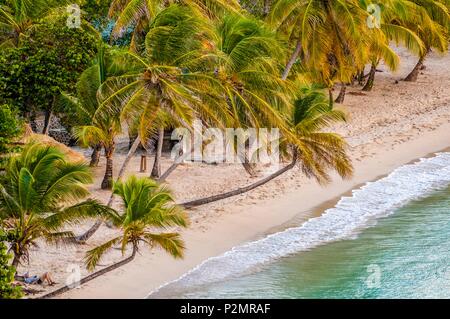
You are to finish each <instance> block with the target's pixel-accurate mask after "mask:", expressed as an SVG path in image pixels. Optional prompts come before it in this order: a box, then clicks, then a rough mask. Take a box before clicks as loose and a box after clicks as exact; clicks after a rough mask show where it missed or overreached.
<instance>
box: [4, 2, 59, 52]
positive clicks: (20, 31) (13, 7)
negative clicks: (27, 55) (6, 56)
mask: <svg viewBox="0 0 450 319" xmlns="http://www.w3.org/2000/svg"><path fill="white" fill-rule="evenodd" d="M65 2H66V1H64V0H62V1H61V0H58V1H53V0H50V1H48V0H5V1H4V4H1V3H0V47H10V46H14V47H15V46H17V45H18V44H19V39H20V37H21V36H23V35H24V34H25V33H26V31H27V30H29V29H30V28H31V27H32V26H33V25H34V24H35V23H37V22H39V20H40V19H41V18H43V17H45V16H46V14H48V13H49V11H50V9H52V8H54V7H56V6H60V5H64V3H65Z"/></svg>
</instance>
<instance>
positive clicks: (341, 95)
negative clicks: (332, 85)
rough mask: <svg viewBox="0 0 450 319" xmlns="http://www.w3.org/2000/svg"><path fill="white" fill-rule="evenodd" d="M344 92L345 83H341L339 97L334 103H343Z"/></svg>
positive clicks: (345, 88) (345, 89)
mask: <svg viewBox="0 0 450 319" xmlns="http://www.w3.org/2000/svg"><path fill="white" fill-rule="evenodd" d="M346 91H347V85H346V84H345V83H341V91H340V92H339V95H338V97H337V98H336V100H335V102H336V103H339V104H342V103H344V100H345V93H346Z"/></svg>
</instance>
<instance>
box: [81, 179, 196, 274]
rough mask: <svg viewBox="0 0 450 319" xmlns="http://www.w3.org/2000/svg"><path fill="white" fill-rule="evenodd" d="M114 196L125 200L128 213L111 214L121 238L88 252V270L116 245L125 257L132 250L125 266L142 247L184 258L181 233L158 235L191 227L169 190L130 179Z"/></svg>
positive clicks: (103, 271) (148, 181) (148, 180)
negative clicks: (175, 227)
mask: <svg viewBox="0 0 450 319" xmlns="http://www.w3.org/2000/svg"><path fill="white" fill-rule="evenodd" d="M114 194H116V195H118V196H119V197H120V198H121V199H122V201H123V205H124V209H125V211H124V213H123V214H117V213H112V214H110V217H109V218H110V220H111V221H112V223H113V224H114V226H116V227H119V228H120V229H121V235H120V236H118V237H116V238H113V239H111V240H109V241H107V242H106V243H104V244H102V245H100V246H98V247H96V248H94V249H92V250H90V251H88V252H87V254H86V259H85V261H86V266H87V268H88V269H89V270H93V269H94V268H95V267H96V265H97V264H98V262H99V260H100V259H101V258H102V256H103V255H104V254H105V253H106V252H107V251H109V250H111V249H112V248H113V247H114V246H116V245H119V246H120V247H121V249H122V254H125V252H126V249H127V247H129V246H130V247H131V249H132V252H131V256H130V257H129V258H127V259H126V262H130V261H132V260H133V259H134V257H135V256H136V253H137V252H138V251H139V247H140V244H144V245H146V246H148V247H149V248H150V249H152V248H155V247H158V248H162V249H163V250H164V251H166V252H167V253H169V254H170V255H171V256H173V257H174V258H182V257H183V251H184V248H185V247H184V243H183V241H182V240H181V238H180V234H179V233H176V232H168V233H167V232H163V233H160V232H155V230H156V229H158V228H162V229H167V228H169V227H174V226H180V227H187V226H188V218H187V215H186V214H185V213H184V212H183V210H182V209H181V208H180V207H178V206H176V205H174V203H173V197H172V194H171V193H170V191H169V190H168V189H167V188H165V187H161V186H159V185H158V184H157V183H156V182H155V181H153V180H151V179H148V178H137V177H135V176H131V177H129V178H128V179H127V180H126V181H125V182H118V183H116V184H114ZM123 264H124V263H123V262H121V263H120V264H114V265H111V266H109V267H107V268H105V269H103V270H102V271H101V272H102V273H105V272H108V271H111V270H114V269H116V268H117V267H120V266H122V265H123Z"/></svg>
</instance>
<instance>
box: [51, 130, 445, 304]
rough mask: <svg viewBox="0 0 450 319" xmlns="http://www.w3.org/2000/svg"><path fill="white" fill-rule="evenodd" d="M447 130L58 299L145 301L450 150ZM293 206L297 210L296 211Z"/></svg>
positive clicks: (190, 236) (227, 218)
mask: <svg viewBox="0 0 450 319" xmlns="http://www.w3.org/2000/svg"><path fill="white" fill-rule="evenodd" d="M449 132H450V123H447V124H443V125H441V126H439V127H438V128H436V129H435V130H433V131H431V132H426V133H424V134H422V135H421V136H418V137H417V138H416V139H413V140H409V141H407V142H404V143H402V144H398V145H396V146H395V147H394V149H393V150H389V152H388V153H389V156H386V153H385V152H384V151H387V150H384V149H383V148H381V147H380V149H379V152H378V153H377V154H375V155H373V156H372V157H371V158H367V159H365V160H364V161H363V162H362V163H361V162H356V163H355V175H354V177H353V178H352V179H351V180H349V181H334V182H333V183H332V184H330V185H328V186H326V187H321V186H319V185H317V184H315V183H314V182H312V181H308V184H309V185H303V187H301V189H300V190H296V191H293V192H288V193H285V194H283V195H281V196H280V197H279V198H277V199H275V200H271V201H269V202H267V201H262V202H261V203H260V204H259V205H257V206H255V205H253V207H252V208H251V209H249V210H247V211H241V212H239V215H238V216H237V215H236V214H233V213H231V214H227V215H223V217H222V218H221V219H220V220H218V221H217V220H216V221H215V223H214V225H212V226H210V228H209V229H208V230H207V231H204V232H202V233H199V232H198V231H196V230H195V229H187V230H186V231H183V237H184V238H185V241H186V245H187V247H188V248H187V254H186V257H185V259H184V260H181V261H174V260H172V259H170V258H169V257H167V256H165V255H163V254H161V253H160V252H155V253H152V254H147V253H145V254H144V255H143V256H140V257H138V258H137V259H136V261H135V262H134V263H132V264H129V265H126V266H124V267H122V268H120V269H118V270H116V271H114V272H112V273H109V274H106V275H105V276H102V277H100V278H98V279H96V281H93V282H90V283H88V284H86V285H84V286H83V287H81V288H79V289H75V290H72V291H70V292H68V293H66V294H63V295H62V296H60V298H145V297H147V296H148V295H149V294H150V293H151V292H152V291H154V290H156V289H158V288H159V287H161V286H162V285H164V284H166V283H168V282H171V281H174V280H176V279H178V278H179V277H180V276H182V275H183V274H185V273H186V272H188V271H189V270H191V269H193V268H195V267H196V266H198V265H199V264H201V263H202V262H203V261H205V260H206V259H208V258H210V257H213V256H217V255H221V254H223V253H225V252H226V251H228V250H230V249H232V248H233V247H235V246H238V245H241V244H243V243H246V242H249V241H254V240H257V239H260V238H262V237H264V236H265V235H267V234H268V233H273V232H274V230H275V229H276V228H278V231H279V230H280V228H282V227H284V228H286V227H285V226H286V224H287V223H289V222H290V221H292V219H293V218H295V219H296V224H299V223H300V222H304V221H306V220H308V219H309V218H311V217H313V216H317V215H320V214H321V213H322V212H323V211H324V210H325V209H326V208H329V205H332V203H333V202H334V203H335V201H336V199H337V200H338V199H339V198H340V197H342V196H343V195H345V193H348V192H350V191H351V190H353V189H355V188H358V187H359V186H360V185H362V184H365V183H367V182H369V181H373V180H377V179H379V178H381V177H383V176H385V175H386V174H389V173H390V172H391V171H393V170H394V169H395V168H397V167H400V166H403V165H405V164H408V163H411V162H414V161H416V160H418V159H420V158H423V157H428V156H430V155H432V154H434V153H439V152H442V151H444V150H446V149H448V148H449V147H450V139H449ZM319 195H320V196H319ZM299 198H300V199H301V198H308V202H307V203H303V204H302V205H298V199H299ZM327 203H328V204H329V205H326V204H327ZM295 204H297V207H296V208H293V206H295ZM325 205H326V206H325ZM261 214H264V218H260V219H258V223H255V222H254V221H255V220H256V218H258V217H259V216H260V215H261ZM155 274H158V275H157V276H155Z"/></svg>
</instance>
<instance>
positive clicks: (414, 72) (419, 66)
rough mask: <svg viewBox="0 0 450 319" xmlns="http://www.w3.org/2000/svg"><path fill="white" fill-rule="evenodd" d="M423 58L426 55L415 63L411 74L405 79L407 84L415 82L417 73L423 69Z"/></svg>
mask: <svg viewBox="0 0 450 319" xmlns="http://www.w3.org/2000/svg"><path fill="white" fill-rule="evenodd" d="M425 57H426V55H423V56H421V57H420V58H419V61H418V62H417V64H416V66H415V67H414V69H413V70H412V71H411V73H409V74H408V76H407V77H406V78H405V81H408V82H416V81H417V77H418V76H419V72H420V70H422V68H423V62H424V61H425Z"/></svg>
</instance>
